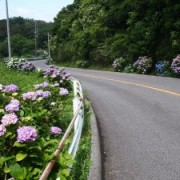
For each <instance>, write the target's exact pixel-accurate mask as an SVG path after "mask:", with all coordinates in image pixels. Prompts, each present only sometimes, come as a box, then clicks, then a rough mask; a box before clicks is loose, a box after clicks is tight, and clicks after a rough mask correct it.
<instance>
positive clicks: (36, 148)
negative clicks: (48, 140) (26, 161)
mask: <svg viewBox="0 0 180 180" xmlns="http://www.w3.org/2000/svg"><path fill="white" fill-rule="evenodd" d="M32 149H35V150H39V151H41V150H42V149H41V147H40V146H33V147H30V148H29V150H32Z"/></svg>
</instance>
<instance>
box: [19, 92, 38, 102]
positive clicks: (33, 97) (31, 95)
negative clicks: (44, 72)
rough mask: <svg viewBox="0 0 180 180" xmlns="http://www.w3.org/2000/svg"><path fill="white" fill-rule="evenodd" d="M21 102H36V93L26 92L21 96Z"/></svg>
mask: <svg viewBox="0 0 180 180" xmlns="http://www.w3.org/2000/svg"><path fill="white" fill-rule="evenodd" d="M22 97H23V100H36V98H37V93H36V92H27V93H24V94H22Z"/></svg>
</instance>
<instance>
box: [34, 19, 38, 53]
mask: <svg viewBox="0 0 180 180" xmlns="http://www.w3.org/2000/svg"><path fill="white" fill-rule="evenodd" d="M34 35H35V55H37V37H38V30H37V21H36V20H35V31H34Z"/></svg>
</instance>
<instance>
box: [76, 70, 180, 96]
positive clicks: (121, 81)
mask: <svg viewBox="0 0 180 180" xmlns="http://www.w3.org/2000/svg"><path fill="white" fill-rule="evenodd" d="M73 74H76V75H80V76H86V77H92V78H95V79H102V80H108V81H113V82H118V83H123V84H129V85H134V86H139V87H143V88H146V89H151V90H154V91H159V92H163V93H166V94H171V95H174V96H180V93H176V92H173V91H168V90H165V89H161V88H156V87H152V86H148V85H144V84H138V83H133V82H129V81H123V80H117V79H111V78H105V77H100V76H98V77H97V76H92V75H89V74H81V73H73Z"/></svg>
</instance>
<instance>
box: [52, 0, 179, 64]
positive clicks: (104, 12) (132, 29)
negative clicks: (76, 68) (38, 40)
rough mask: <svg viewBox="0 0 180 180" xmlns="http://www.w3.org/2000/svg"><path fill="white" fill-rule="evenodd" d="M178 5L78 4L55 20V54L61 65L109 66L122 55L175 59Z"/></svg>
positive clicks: (120, 0)
mask: <svg viewBox="0 0 180 180" xmlns="http://www.w3.org/2000/svg"><path fill="white" fill-rule="evenodd" d="M179 12H180V3H178V2H177V1H169V0H159V1H156V0H144V1H139V0H96V1H95V0H75V1H74V3H73V4H71V5H69V6H67V7H66V8H63V9H62V10H61V11H60V12H59V13H58V15H57V17H56V18H55V23H54V28H53V40H52V51H53V57H54V60H56V61H58V62H65V61H66V62H67V61H70V62H72V63H75V62H76V61H78V64H80V66H83V65H85V66H87V65H92V64H93V65H95V64H98V65H103V66H107V65H111V64H112V63H113V61H114V60H115V59H117V58H120V57H123V58H125V59H127V61H128V62H130V64H131V65H132V64H133V63H134V62H135V61H136V60H137V59H138V58H139V57H142V56H147V57H151V58H152V61H153V67H155V64H156V63H157V62H158V61H162V60H166V61H169V62H170V63H172V60H173V59H174V58H175V57H176V56H177V55H178V54H179V47H180V19H179Z"/></svg>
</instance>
